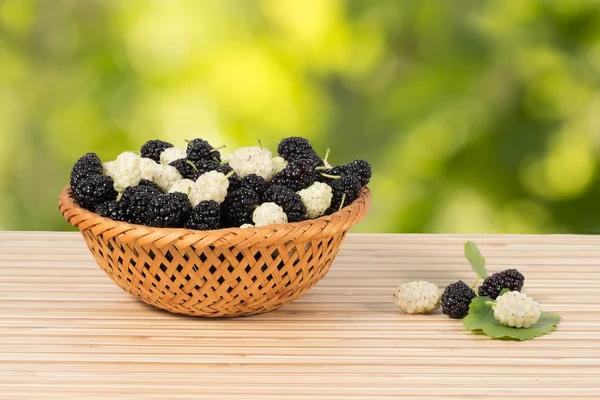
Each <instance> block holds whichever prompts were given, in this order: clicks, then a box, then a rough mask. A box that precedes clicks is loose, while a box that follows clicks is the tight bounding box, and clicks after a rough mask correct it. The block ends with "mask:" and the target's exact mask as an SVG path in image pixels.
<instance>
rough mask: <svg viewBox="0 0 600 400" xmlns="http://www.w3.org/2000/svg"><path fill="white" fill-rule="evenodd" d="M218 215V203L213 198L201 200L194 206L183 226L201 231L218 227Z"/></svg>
mask: <svg viewBox="0 0 600 400" xmlns="http://www.w3.org/2000/svg"><path fill="white" fill-rule="evenodd" d="M220 215H221V213H220V211H219V203H217V202H216V201H214V200H205V201H201V202H200V203H198V205H197V206H196V207H194V209H193V210H192V212H191V213H190V216H189V217H188V219H187V221H185V223H184V224H183V227H184V228H187V229H198V230H201V231H207V230H211V229H219V223H220Z"/></svg>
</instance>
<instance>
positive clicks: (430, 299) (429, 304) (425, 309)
mask: <svg viewBox="0 0 600 400" xmlns="http://www.w3.org/2000/svg"><path fill="white" fill-rule="evenodd" d="M440 296H441V292H440V288H439V287H438V286H437V285H436V284H434V283H431V282H426V281H413V282H407V283H403V284H401V285H400V286H398V289H397V290H396V292H395V293H394V304H396V305H397V306H398V307H399V308H400V309H401V310H402V311H404V312H405V313H407V314H426V313H430V312H432V311H433V310H435V309H437V308H438V307H439V305H440Z"/></svg>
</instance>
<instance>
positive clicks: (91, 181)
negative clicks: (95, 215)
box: [72, 175, 117, 211]
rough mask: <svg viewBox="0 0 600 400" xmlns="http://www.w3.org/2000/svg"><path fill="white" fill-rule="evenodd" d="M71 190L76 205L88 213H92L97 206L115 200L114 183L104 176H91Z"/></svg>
mask: <svg viewBox="0 0 600 400" xmlns="http://www.w3.org/2000/svg"><path fill="white" fill-rule="evenodd" d="M72 190H73V197H74V198H75V200H76V201H77V203H78V204H79V205H80V206H81V207H83V208H85V209H87V210H90V211H94V210H95V208H96V206H97V205H99V204H102V203H104V202H106V201H110V200H115V199H116V198H117V191H116V190H115V189H114V182H113V180H112V178H111V177H110V176H106V175H95V176H92V177H90V178H88V179H86V180H84V181H82V182H79V183H78V184H77V185H75V187H74V188H73V189H72Z"/></svg>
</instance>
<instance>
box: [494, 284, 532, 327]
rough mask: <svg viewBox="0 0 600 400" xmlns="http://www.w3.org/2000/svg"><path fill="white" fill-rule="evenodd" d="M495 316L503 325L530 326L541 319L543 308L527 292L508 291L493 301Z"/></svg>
mask: <svg viewBox="0 0 600 400" xmlns="http://www.w3.org/2000/svg"><path fill="white" fill-rule="evenodd" d="M492 308H493V309H494V318H496V319H497V320H498V321H499V322H500V323H501V324H502V325H506V326H510V327H513V328H529V327H531V326H532V325H534V324H535V323H536V322H538V320H539V319H540V316H541V315H542V310H541V309H540V306H539V305H538V303H536V302H535V301H534V300H533V299H532V298H531V297H529V296H527V295H526V294H525V293H520V292H517V291H513V292H506V293H504V294H503V295H502V296H498V298H497V299H496V302H495V303H492Z"/></svg>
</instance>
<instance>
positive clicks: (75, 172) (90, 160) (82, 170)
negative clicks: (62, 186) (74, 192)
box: [70, 153, 102, 188]
mask: <svg viewBox="0 0 600 400" xmlns="http://www.w3.org/2000/svg"><path fill="white" fill-rule="evenodd" d="M97 175H102V161H100V158H98V156H97V155H96V153H87V154H85V155H84V156H82V157H80V158H79V159H78V160H77V161H76V162H75V165H73V168H72V169H71V177H70V178H71V179H70V181H71V182H70V183H71V188H73V187H75V186H77V185H78V184H79V182H82V181H84V180H86V179H88V178H91V177H92V176H97Z"/></svg>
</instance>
